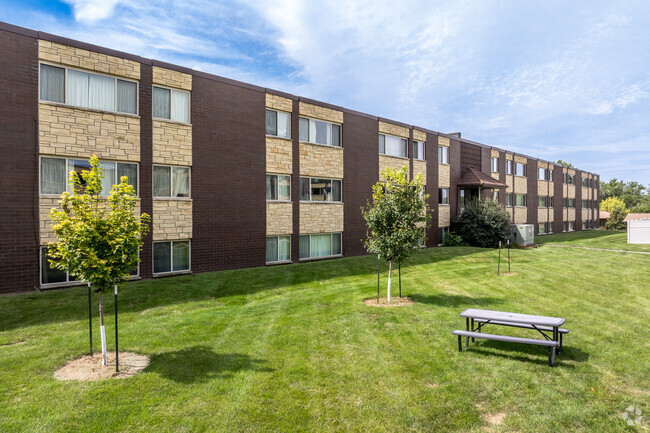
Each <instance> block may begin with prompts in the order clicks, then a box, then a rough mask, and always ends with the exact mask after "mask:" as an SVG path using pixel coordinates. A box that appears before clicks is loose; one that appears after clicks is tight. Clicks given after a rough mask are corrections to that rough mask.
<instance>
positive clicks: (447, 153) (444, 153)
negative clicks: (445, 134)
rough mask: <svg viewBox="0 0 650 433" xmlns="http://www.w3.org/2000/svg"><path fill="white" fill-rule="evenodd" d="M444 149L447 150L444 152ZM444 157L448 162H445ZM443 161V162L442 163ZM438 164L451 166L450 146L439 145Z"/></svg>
mask: <svg viewBox="0 0 650 433" xmlns="http://www.w3.org/2000/svg"><path fill="white" fill-rule="evenodd" d="M442 149H446V150H444V151H443V150H442ZM441 152H442V154H441ZM443 156H445V157H446V160H447V161H444V159H445V158H444V157H443ZM441 159H442V160H443V161H441ZM438 164H444V165H449V146H440V145H438Z"/></svg>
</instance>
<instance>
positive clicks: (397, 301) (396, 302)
mask: <svg viewBox="0 0 650 433" xmlns="http://www.w3.org/2000/svg"><path fill="white" fill-rule="evenodd" d="M363 303H364V304H366V305H369V306H371V307H405V306H407V305H413V304H414V302H413V299H411V298H409V297H407V296H404V297H402V298H400V297H399V296H396V297H392V296H391V298H390V303H388V299H387V298H379V302H377V298H369V299H364V300H363Z"/></svg>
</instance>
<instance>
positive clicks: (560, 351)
mask: <svg viewBox="0 0 650 433" xmlns="http://www.w3.org/2000/svg"><path fill="white" fill-rule="evenodd" d="M557 353H562V334H560V350H559V351H558V352H557Z"/></svg>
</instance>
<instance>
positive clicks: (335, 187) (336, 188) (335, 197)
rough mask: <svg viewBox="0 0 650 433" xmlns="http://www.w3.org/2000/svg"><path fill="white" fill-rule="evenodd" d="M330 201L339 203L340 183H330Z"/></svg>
mask: <svg viewBox="0 0 650 433" xmlns="http://www.w3.org/2000/svg"><path fill="white" fill-rule="evenodd" d="M332 201H341V181H340V180H333V181H332Z"/></svg>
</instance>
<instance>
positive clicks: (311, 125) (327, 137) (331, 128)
mask: <svg viewBox="0 0 650 433" xmlns="http://www.w3.org/2000/svg"><path fill="white" fill-rule="evenodd" d="M299 136H300V141H305V142H307V143H316V144H324V145H326V146H333V147H341V125H337V124H336V123H330V122H323V121H322V120H315V119H307V118H305V117H301V118H300V125H299Z"/></svg>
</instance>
